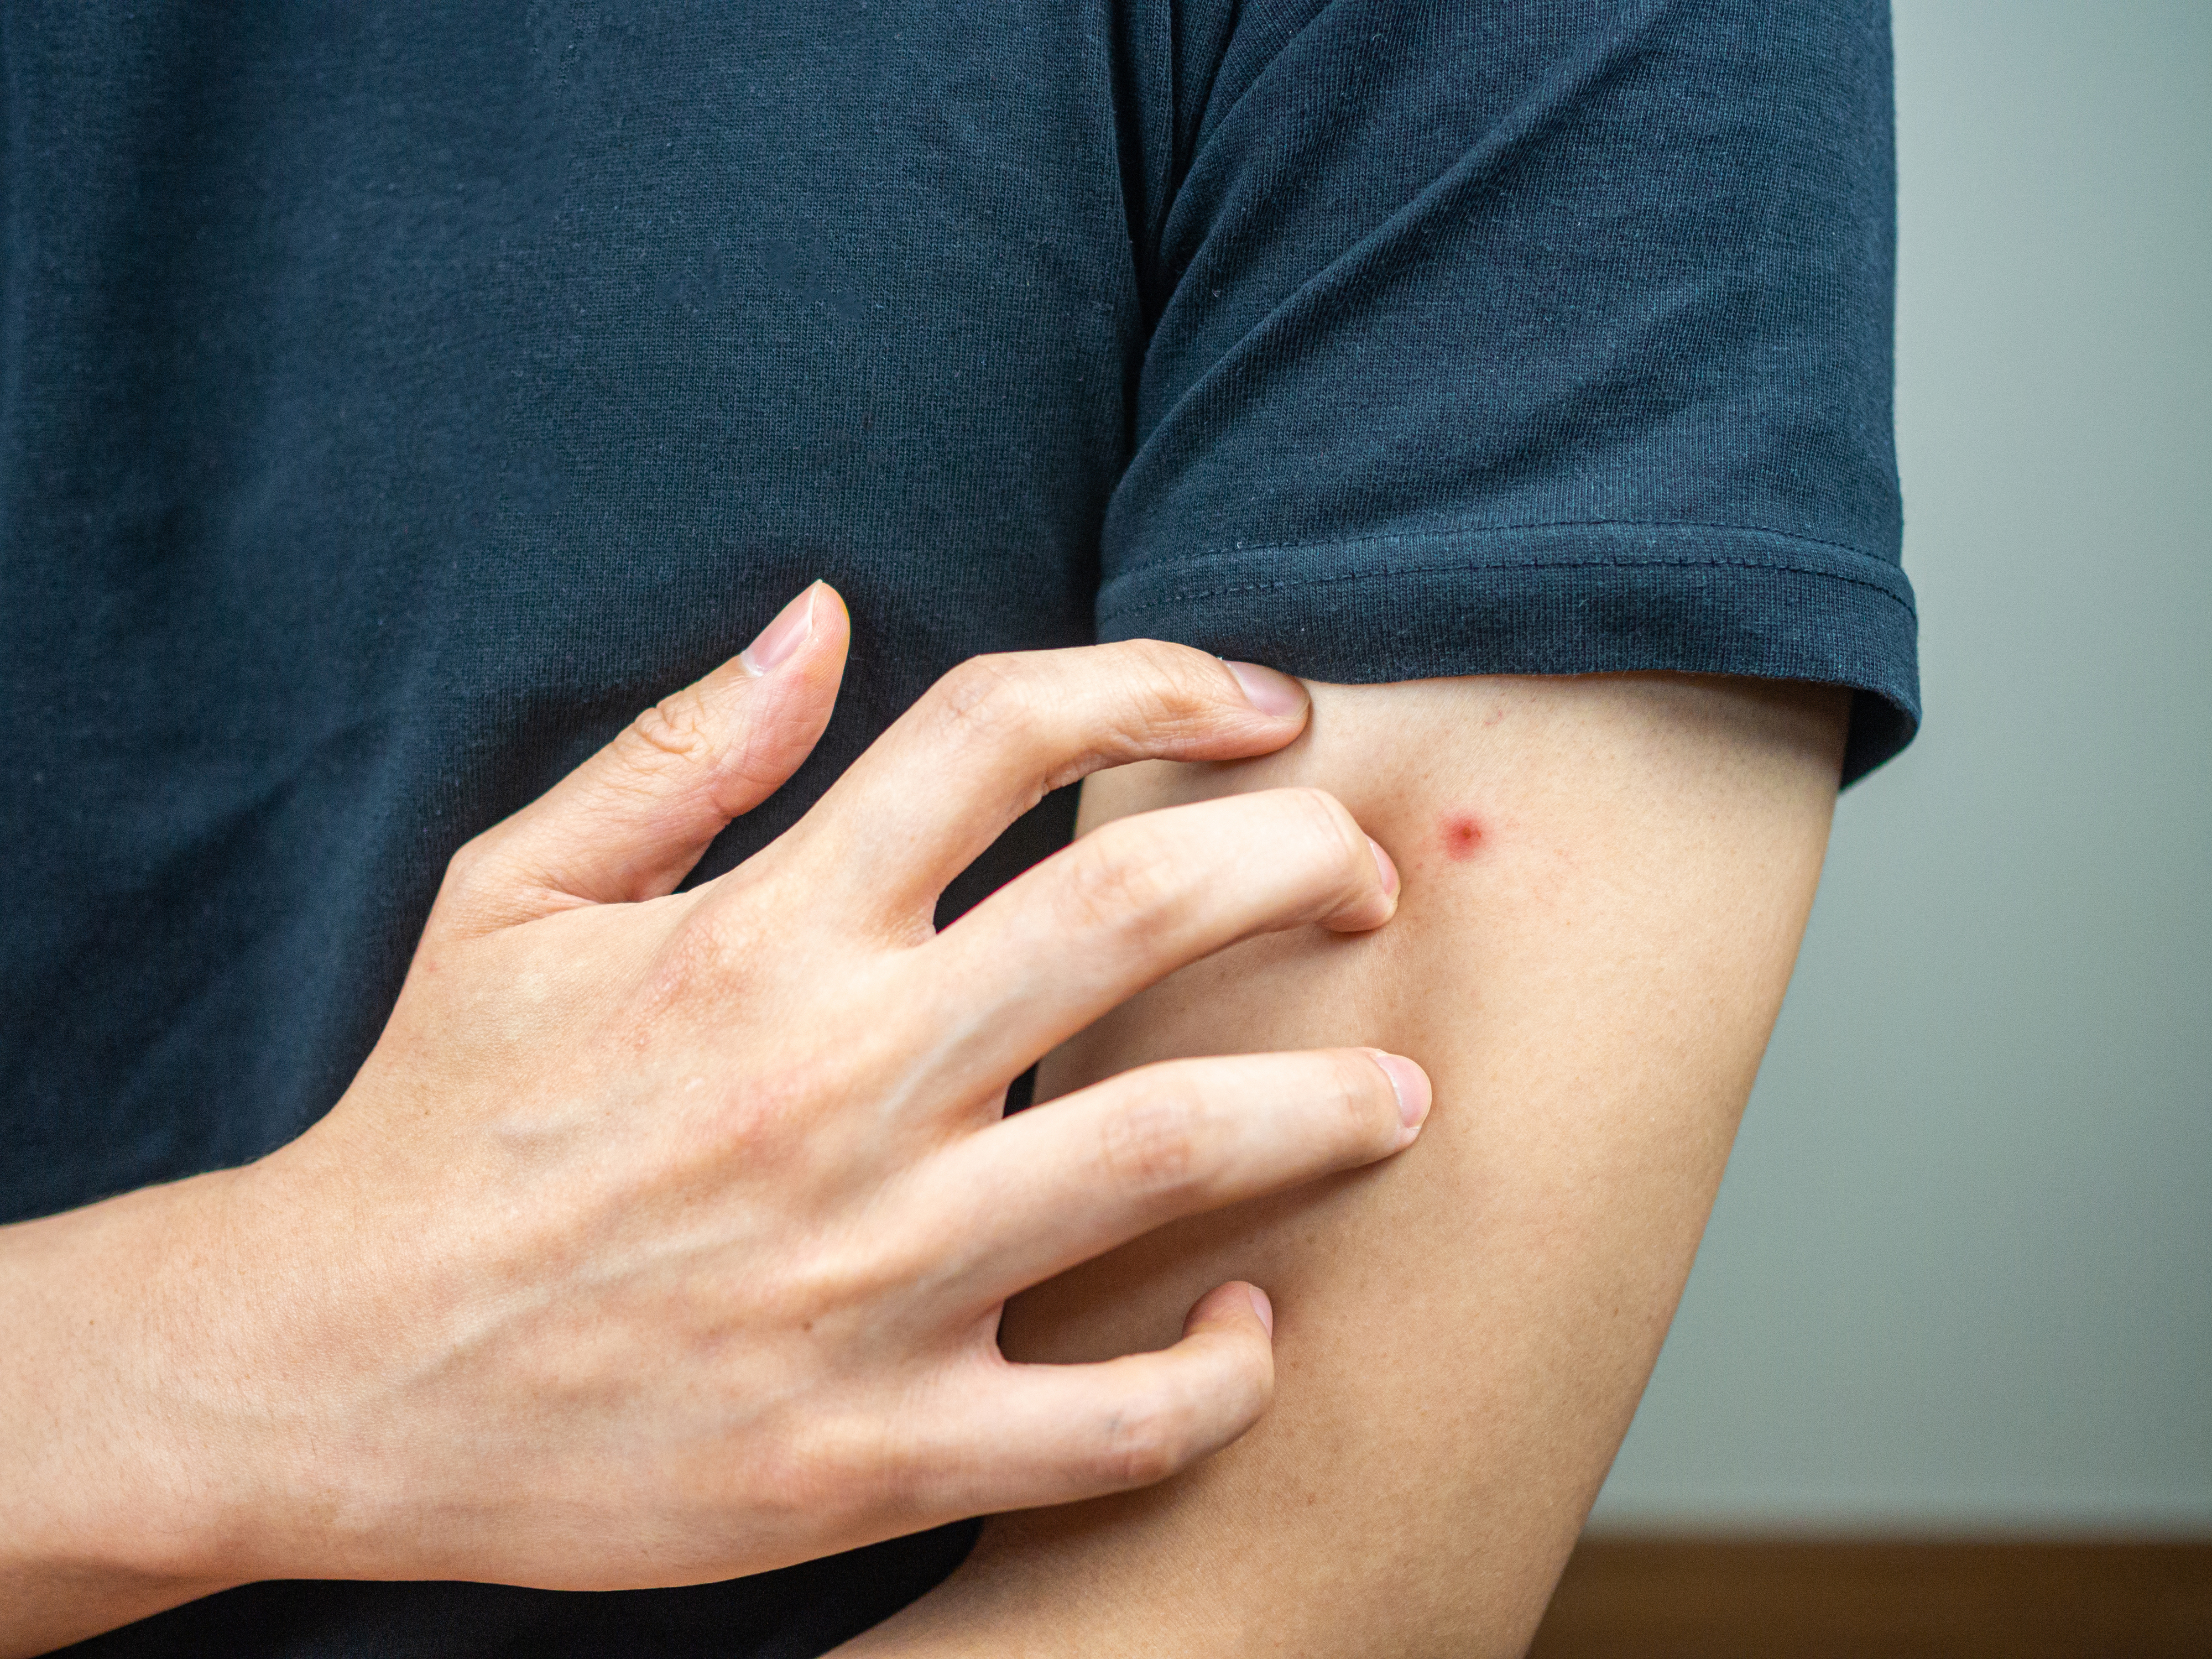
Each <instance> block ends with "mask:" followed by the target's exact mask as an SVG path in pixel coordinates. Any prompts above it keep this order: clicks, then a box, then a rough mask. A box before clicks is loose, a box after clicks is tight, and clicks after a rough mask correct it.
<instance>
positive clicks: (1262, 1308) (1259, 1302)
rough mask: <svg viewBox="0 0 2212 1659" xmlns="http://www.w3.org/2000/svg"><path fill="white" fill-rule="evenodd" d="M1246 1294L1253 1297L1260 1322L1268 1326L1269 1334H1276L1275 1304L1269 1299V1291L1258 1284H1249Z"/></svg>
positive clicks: (1254, 1310) (1253, 1304)
mask: <svg viewBox="0 0 2212 1659" xmlns="http://www.w3.org/2000/svg"><path fill="white" fill-rule="evenodd" d="M1244 1294H1245V1295H1247V1296H1249V1297H1251V1298H1252V1311H1253V1312H1254V1313H1255V1314H1257V1315H1259V1316H1260V1322H1261V1324H1262V1325H1265V1326H1266V1327H1267V1334H1268V1335H1270V1336H1273V1334H1275V1304H1273V1303H1272V1302H1270V1301H1268V1300H1267V1291H1263V1290H1261V1288H1260V1287H1259V1286H1258V1285H1246V1286H1245V1287H1244Z"/></svg>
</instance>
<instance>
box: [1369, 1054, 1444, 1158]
mask: <svg viewBox="0 0 2212 1659" xmlns="http://www.w3.org/2000/svg"><path fill="white" fill-rule="evenodd" d="M1367 1052H1368V1053H1369V1054H1372V1055H1374V1057H1375V1063H1376V1065H1377V1066H1381V1067H1382V1068H1383V1076H1384V1077H1387V1078H1389V1079H1390V1087H1391V1090H1392V1091H1393V1092H1394V1093H1395V1094H1396V1095H1397V1097H1398V1120H1399V1121H1400V1122H1401V1123H1403V1124H1404V1125H1405V1126H1406V1135H1407V1139H1412V1138H1413V1131H1414V1130H1416V1129H1418V1128H1419V1127H1421V1125H1422V1124H1423V1123H1425V1121H1427V1120H1428V1115H1429V1103H1430V1101H1431V1099H1432V1098H1434V1092H1435V1091H1432V1090H1431V1088H1430V1087H1429V1074H1428V1073H1426V1072H1425V1071H1423V1070H1422V1069H1421V1068H1420V1067H1419V1066H1416V1065H1414V1064H1413V1061H1412V1060H1408V1059H1407V1058H1406V1057H1405V1055H1403V1054H1385V1053H1383V1050H1382V1049H1380V1048H1370V1049H1369V1050H1368V1051H1367Z"/></svg>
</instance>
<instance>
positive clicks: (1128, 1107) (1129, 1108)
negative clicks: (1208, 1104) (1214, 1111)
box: [1099, 1073, 1206, 1198]
mask: <svg viewBox="0 0 2212 1659" xmlns="http://www.w3.org/2000/svg"><path fill="white" fill-rule="evenodd" d="M1205 1115H1206V1114H1205V1108H1204V1106H1203V1104H1202V1103H1201V1102H1200V1099H1199V1097H1198V1095H1197V1093H1196V1091H1194V1089H1193V1088H1192V1087H1191V1085H1189V1084H1188V1083H1187V1082H1185V1081H1183V1080H1182V1079H1177V1078H1176V1076H1175V1074H1174V1073H1158V1074H1155V1075H1154V1076H1152V1077H1150V1078H1147V1079H1145V1082H1144V1084H1143V1085H1142V1092H1141V1093H1139V1094H1137V1095H1136V1096H1134V1097H1133V1098H1132V1099H1130V1100H1129V1101H1128V1102H1127V1103H1126V1104H1125V1105H1123V1106H1122V1107H1121V1109H1118V1110H1115V1111H1110V1112H1108V1113H1107V1114H1106V1115H1105V1117H1104V1120H1103V1122H1102V1123H1101V1125H1100V1127H1099V1143H1100V1144H1099V1163H1100V1164H1101V1166H1102V1167H1103V1170H1104V1171H1105V1176H1106V1179H1107V1180H1108V1181H1109V1182H1110V1183H1111V1184H1112V1186H1113V1188H1114V1189H1115V1191H1117V1192H1120V1193H1121V1194H1125V1195H1127V1196H1130V1197H1134V1198H1158V1197H1161V1196H1164V1195H1166V1194H1173V1193H1177V1192H1181V1191H1182V1190H1183V1189H1184V1188H1188V1187H1189V1186H1190V1185H1192V1184H1193V1182H1195V1181H1196V1180H1197V1179H1198V1177H1199V1175H1200V1166H1201V1164H1202V1163H1203V1158H1202V1142H1203V1140H1204V1138H1205V1137H1204V1127H1203V1126H1204V1120H1205Z"/></svg>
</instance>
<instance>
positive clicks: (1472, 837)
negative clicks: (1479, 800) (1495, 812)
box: [1442, 812, 1484, 864]
mask: <svg viewBox="0 0 2212 1659" xmlns="http://www.w3.org/2000/svg"><path fill="white" fill-rule="evenodd" d="M1442 840H1443V849H1444V856H1445V857H1446V858H1448V859H1449V860H1451V861H1452V862H1453V863H1455V864H1464V863H1465V862H1466V861H1467V860H1469V859H1471V858H1473V857H1474V855H1475V854H1477V853H1480V851H1481V850H1482V843H1483V841H1484V835H1483V829H1482V821H1481V820H1480V818H1478V817H1475V816H1474V813H1472V812H1454V813H1452V814H1450V815H1449V817H1446V818H1445V819H1444V822H1443V835H1442Z"/></svg>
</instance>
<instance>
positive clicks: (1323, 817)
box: [1274, 785, 1375, 885]
mask: <svg viewBox="0 0 2212 1659" xmlns="http://www.w3.org/2000/svg"><path fill="white" fill-rule="evenodd" d="M1274 793H1275V794H1276V796H1277V797H1278V806H1279V811H1280V812H1281V814H1282V818H1283V833H1284V835H1285V839H1286V841H1287V842H1289V843H1290V844H1291V846H1293V847H1295V848H1296V849H1297V851H1298V852H1299V853H1301V854H1304V855H1305V857H1306V858H1307V859H1308V860H1310V865H1311V867H1312V868H1313V870H1314V872H1315V873H1316V875H1321V876H1324V877H1326V878H1329V879H1331V880H1332V881H1334V883H1336V884H1344V883H1345V882H1347V881H1349V882H1350V883H1352V884H1355V885H1357V884H1364V883H1365V882H1367V881H1369V880H1370V878H1372V876H1373V874H1374V864H1375V860H1374V855H1373V854H1371V853H1370V852H1369V851H1368V850H1367V834H1366V831H1364V830H1363V829H1361V828H1360V827H1359V825H1358V823H1356V822H1355V821H1354V820H1353V818H1352V814H1351V813H1350V812H1349V811H1346V808H1345V805H1344V803H1343V802H1342V801H1340V800H1339V799H1337V798H1336V797H1335V796H1334V795H1332V794H1330V793H1328V790H1326V789H1320V788H1316V787H1312V786H1310V785H1301V786H1298V787H1293V788H1288V789H1280V790H1277V791H1275V792H1274Z"/></svg>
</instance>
